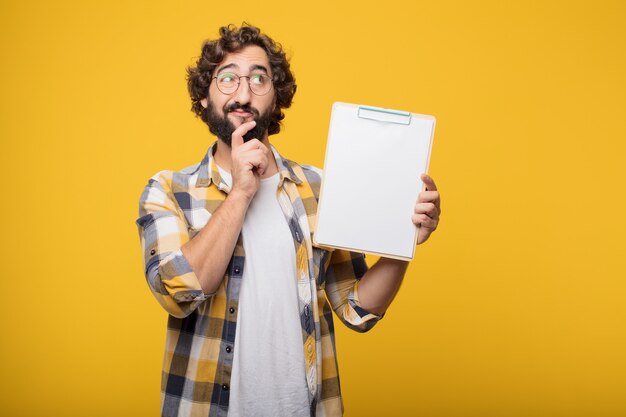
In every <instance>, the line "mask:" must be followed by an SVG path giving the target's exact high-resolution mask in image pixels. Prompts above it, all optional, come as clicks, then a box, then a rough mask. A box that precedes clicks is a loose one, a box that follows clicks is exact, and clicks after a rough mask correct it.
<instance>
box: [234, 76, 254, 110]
mask: <svg viewBox="0 0 626 417" xmlns="http://www.w3.org/2000/svg"><path fill="white" fill-rule="evenodd" d="M249 82H250V81H249V79H248V77H241V78H239V86H238V87H237V90H235V94H234V96H233V98H234V99H235V101H238V102H239V103H241V104H247V103H249V102H250V96H251V95H252V92H251V91H250V85H249V84H248V83H249Z"/></svg>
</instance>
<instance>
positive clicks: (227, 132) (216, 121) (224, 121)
mask: <svg viewBox="0 0 626 417" xmlns="http://www.w3.org/2000/svg"><path fill="white" fill-rule="evenodd" d="M237 109H241V110H243V111H245V112H249V113H252V114H253V115H254V121H255V122H256V126H254V127H253V128H252V129H250V130H249V131H248V132H247V133H246V134H245V135H243V141H244V142H248V141H249V140H252V139H258V140H263V137H264V136H265V132H267V128H268V127H269V125H270V122H271V117H270V116H271V111H270V110H268V111H267V112H265V113H264V114H259V112H258V110H257V109H255V108H253V107H252V106H250V105H249V104H243V105H242V104H239V103H238V102H234V103H232V104H230V105H228V106H226V107H224V109H223V114H221V115H220V114H218V112H217V110H215V109H214V106H213V103H212V102H211V101H210V100H209V102H208V106H207V109H206V112H207V124H208V125H209V131H210V132H211V133H213V134H214V135H215V136H217V137H218V138H219V139H220V140H221V141H222V142H224V143H225V144H226V145H228V147H230V144H231V141H232V135H233V132H234V131H235V129H236V128H235V126H234V125H233V124H232V122H231V121H230V120H228V113H229V112H231V111H233V110H237Z"/></svg>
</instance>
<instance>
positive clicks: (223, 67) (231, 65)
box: [215, 62, 269, 75]
mask: <svg viewBox="0 0 626 417" xmlns="http://www.w3.org/2000/svg"><path fill="white" fill-rule="evenodd" d="M229 68H239V65H237V64H235V63H234V62H232V63H230V64H226V65H223V66H221V67H219V68H218V70H217V71H215V73H216V74H219V73H220V72H222V71H223V70H225V69H229ZM256 70H261V71H263V72H264V73H265V74H267V75H269V72H268V71H267V68H266V67H265V66H264V65H260V64H254V65H252V66H250V71H256Z"/></svg>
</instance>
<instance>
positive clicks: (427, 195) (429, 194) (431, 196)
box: [417, 191, 439, 203]
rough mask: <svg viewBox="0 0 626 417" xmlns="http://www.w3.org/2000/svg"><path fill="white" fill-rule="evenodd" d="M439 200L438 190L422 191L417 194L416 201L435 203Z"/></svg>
mask: <svg viewBox="0 0 626 417" xmlns="http://www.w3.org/2000/svg"><path fill="white" fill-rule="evenodd" d="M438 201H439V191H422V192H421V193H419V194H418V196H417V202H418V203H435V202H438Z"/></svg>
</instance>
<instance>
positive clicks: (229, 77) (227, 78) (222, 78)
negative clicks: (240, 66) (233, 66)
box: [217, 72, 237, 84]
mask: <svg viewBox="0 0 626 417" xmlns="http://www.w3.org/2000/svg"><path fill="white" fill-rule="evenodd" d="M236 80H237V76H236V75H235V74H233V73H232V72H223V73H221V74H220V75H218V76H217V81H219V82H220V83H223V84H230V83H233V82H235V81H236Z"/></svg>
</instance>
